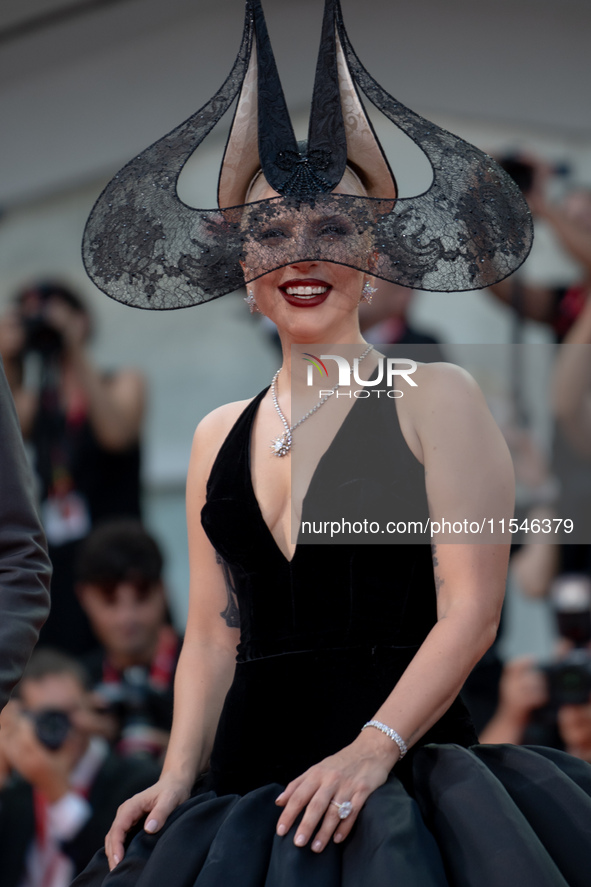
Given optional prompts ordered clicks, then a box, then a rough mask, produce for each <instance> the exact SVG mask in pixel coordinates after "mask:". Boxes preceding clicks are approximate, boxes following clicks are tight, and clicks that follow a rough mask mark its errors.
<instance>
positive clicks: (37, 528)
mask: <svg viewBox="0 0 591 887" xmlns="http://www.w3.org/2000/svg"><path fill="white" fill-rule="evenodd" d="M50 577H51V565H50V562H49V558H48V556H47V548H46V543H45V535H44V533H43V530H42V528H41V524H40V522H39V517H38V515H37V512H36V510H35V499H34V495H33V481H32V477H31V471H30V469H29V465H28V462H27V457H26V455H25V450H24V447H23V441H22V437H21V432H20V427H19V424H18V419H17V415H16V410H15V408H14V402H13V400H12V395H11V393H10V389H9V387H8V383H7V381H6V376H5V375H4V369H3V367H2V361H1V360H0V710H2V709H3V708H4V706H5V705H6V703H7V701H8V698H9V696H10V692H11V690H12V688H13V687H14V685H15V684H16V683H17V681H18V680H19V679H20V677H21V675H22V672H23V669H24V667H25V665H26V664H27V662H28V660H29V656H30V655H31V651H32V649H33V647H34V645H35V643H36V641H37V637H38V635H39V629H40V628H41V626H42V625H43V623H44V622H45V620H46V618H47V614H48V612H49V580H50Z"/></svg>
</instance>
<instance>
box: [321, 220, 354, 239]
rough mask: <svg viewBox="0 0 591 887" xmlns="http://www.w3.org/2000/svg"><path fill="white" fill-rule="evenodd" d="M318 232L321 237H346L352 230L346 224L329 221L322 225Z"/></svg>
mask: <svg viewBox="0 0 591 887" xmlns="http://www.w3.org/2000/svg"><path fill="white" fill-rule="evenodd" d="M318 233H319V234H320V236H321V237H346V236H347V234H349V233H350V231H349V228H348V227H347V226H346V225H342V224H339V223H337V222H329V223H327V224H326V225H322V226H321V228H320V229H319V232H318Z"/></svg>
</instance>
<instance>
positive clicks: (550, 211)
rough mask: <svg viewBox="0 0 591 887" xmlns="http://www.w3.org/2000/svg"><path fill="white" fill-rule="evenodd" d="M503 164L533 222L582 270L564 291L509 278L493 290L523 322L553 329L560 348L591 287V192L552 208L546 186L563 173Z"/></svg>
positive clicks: (518, 160)
mask: <svg viewBox="0 0 591 887" xmlns="http://www.w3.org/2000/svg"><path fill="white" fill-rule="evenodd" d="M499 162H500V164H501V166H503V167H504V169H505V170H506V171H507V172H508V173H509V174H510V175H511V176H512V177H513V178H514V180H515V182H516V183H517V184H518V186H519V188H520V189H521V191H522V192H523V195H524V197H525V199H526V200H527V202H528V204H529V207H530V209H531V211H532V213H533V215H534V218H536V219H542V220H543V221H544V222H546V224H547V225H548V226H549V227H550V229H551V231H552V233H553V234H554V236H555V238H556V240H557V242H558V243H559V244H560V246H561V247H562V248H563V249H564V251H565V252H566V253H567V254H568V255H569V256H570V257H571V258H572V259H573V260H574V261H575V262H576V263H577V264H578V265H579V268H580V277H579V280H578V281H577V283H575V284H571V285H568V286H563V287H557V286H548V285H546V284H543V283H540V284H538V283H530V282H525V281H521V280H519V279H517V278H515V277H508V278H505V280H502V281H500V282H499V283H496V284H494V285H493V286H491V287H490V288H489V289H490V291H491V292H492V293H493V294H494V295H495V296H496V298H498V299H499V300H500V301H502V302H505V303H507V304H509V305H510V306H511V307H512V308H513V309H514V310H515V312H516V315H517V316H518V317H519V318H528V319H530V320H536V321H538V322H539V323H545V324H547V325H549V326H550V327H551V328H552V329H553V331H554V335H555V336H556V340H557V341H559V342H560V341H562V339H563V338H564V336H565V335H566V334H567V332H568V330H569V329H570V327H571V326H572V324H573V323H574V321H575V320H576V319H577V317H578V316H579V314H580V313H581V311H582V308H583V305H584V303H585V298H586V293H587V290H588V287H589V285H590V284H591V191H590V190H589V189H578V190H573V191H571V192H570V193H568V194H567V195H566V196H565V197H564V198H563V199H562V200H561V201H559V202H556V203H552V202H550V201H549V200H548V198H547V190H548V183H549V182H550V180H551V179H552V177H553V176H556V175H560V174H563V173H564V172H565V169H564V168H562V167H560V166H559V167H557V168H553V167H552V166H550V165H549V164H547V163H544V162H542V161H540V160H537V159H535V158H531V157H525V156H524V157H519V156H517V157H505V158H502V159H501V160H500V161H499Z"/></svg>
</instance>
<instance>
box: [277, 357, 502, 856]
mask: <svg viewBox="0 0 591 887" xmlns="http://www.w3.org/2000/svg"><path fill="white" fill-rule="evenodd" d="M415 379H416V381H417V382H418V388H417V389H414V391H416V394H415V395H414V396H413V397H412V398H409V401H408V407H407V408H406V409H405V410H404V412H405V417H404V419H405V421H404V423H402V424H403V431H405V437H407V440H408V442H409V446H411V449H412V450H413V452H415V454H416V455H417V456H419V457H420V458H421V461H423V462H424V465H425V469H426V486H427V494H428V499H429V509H430V515H431V518H432V519H433V520H442V519H443V518H445V519H448V520H450V519H451V520H454V519H457V520H459V519H463V518H473V519H474V520H476V518H477V516H478V517H480V519H485V518H486V519H487V520H488V519H490V518H491V517H492V518H494V519H495V520H498V519H499V518H500V517H505V519H506V520H508V518H510V517H511V515H512V510H513V491H514V481H513V469H512V465H511V459H510V456H509V452H508V449H507V447H506V445H505V442H504V440H503V438H502V435H501V433H500V431H499V429H498V428H497V426H496V424H495V422H494V420H493V419H492V416H491V415H490V413H489V411H488V408H487V406H486V403H485V401H484V398H483V396H482V394H481V392H480V390H479V389H478V386H477V385H476V384H475V383H474V382H473V380H472V379H471V378H470V376H468V374H467V373H464V372H463V371H462V370H459V369H458V368H457V367H452V366H448V365H445V364H432V365H430V366H423V367H421V368H420V371H419V373H418V374H417V376H415ZM406 397H407V395H406V394H405V399H406ZM407 435H408V436H407ZM472 538H473V540H474V543H473V544H470V542H468V541H466V539H465V538H464V539H463V541H461V542H460V543H456V544H442V543H441V542H439V541H436V547H435V552H434V570H435V580H436V587H437V622H436V624H435V625H434V626H433V628H432V629H431V631H430V632H429V634H428V635H427V637H426V638H425V640H424V642H423V643H422V645H421V647H420V649H419V650H418V652H417V653H416V655H415V657H414V658H413V660H412V662H411V663H410V664H409V666H408V668H407V669H406V670H405V672H404V674H403V675H402V677H401V679H400V681H399V682H398V683H397V685H396V686H395V688H394V689H393V691H392V693H391V694H390V695H389V696H388V698H387V699H386V700H385V702H384V704H383V705H382V706H381V707H380V709H379V710H378V711H377V712H376V713H375V715H374V717H375V719H377V720H379V721H381V722H383V723H385V724H387V725H388V726H390V727H393V728H394V729H395V730H396V731H397V732H398V733H399V734H400V735H401V736H402V738H403V739H404V740H405V741H406V743H407V745H412V744H413V743H414V742H416V741H417V740H418V739H419V738H420V737H421V736H422V735H423V734H424V733H425V732H426V731H427V730H428V729H429V728H430V727H431V726H432V725H433V724H434V723H435V722H436V721H437V720H438V719H439V718H440V717H441V716H442V715H443V714H444V712H445V711H446V710H447V709H448V708H449V706H450V705H451V703H452V702H453V700H454V699H455V697H456V696H457V694H458V693H459V691H460V689H461V687H462V685H463V683H464V681H465V679H466V677H467V676H468V674H469V672H470V671H471V670H472V668H473V667H474V665H475V664H476V662H477V661H478V660H479V659H480V658H481V656H482V655H483V653H484V652H485V651H486V650H487V649H488V647H489V646H490V645H491V644H492V642H493V640H494V638H495V635H496V631H497V626H498V621H499V616H500V610H501V606H502V600H503V594H504V589H505V577H506V572H507V562H508V555H509V545H508V544H506V543H504V542H500V543H499V542H490V543H489V544H484V543H483V542H482V541H481V539H479V536H478V535H476V536H473V537H472ZM395 554H396V552H395V549H394V550H393V556H394V557H395ZM361 726H362V725H360V727H361ZM399 756H400V751H399V749H398V746H397V745H396V744H395V743H394V742H393V741H392V740H391V739H389V738H388V737H387V736H385V735H384V734H383V733H381V732H379V731H378V730H374V729H368V730H364V731H363V732H362V733H360V734H359V736H358V737H357V738H356V739H355V740H354V742H353V743H351V745H349V746H347V747H346V748H345V749H343V750H342V751H340V752H338V753H337V754H336V755H333V756H331V757H329V758H327V759H325V760H324V761H322V762H320V764H318V765H316V766H315V767H312V768H311V769H310V770H308V771H307V772H306V773H305V774H303V775H302V776H301V777H299V778H298V779H296V780H294V781H293V782H292V783H290V785H289V786H288V787H287V789H286V791H285V792H284V793H283V795H282V796H280V798H279V799H278V803H279V804H280V805H282V806H285V809H284V811H283V813H282V815H281V817H280V819H279V823H278V829H277V831H278V834H285V833H286V832H287V831H288V829H289V828H290V827H291V825H292V824H293V822H294V821H295V819H296V817H297V815H298V813H299V812H300V811H301V810H302V809H303V808H306V811H305V814H304V817H303V819H302V822H301V823H300V826H299V827H298V829H297V835H296V838H295V841H296V844H298V845H299V846H302V845H304V844H306V843H307V842H308V841H309V839H310V837H311V836H312V834H313V832H314V831H315V830H316V828H317V826H318V824H319V823H320V822H321V820H322V825H321V827H320V830H319V832H318V833H317V834H316V836H315V838H314V842H313V844H312V849H313V850H315V851H321V850H322V849H323V848H324V847H325V846H326V843H327V842H328V841H329V840H330V837H331V835H333V834H334V840H335V841H340V840H343V839H344V838H345V837H346V836H347V835H348V833H349V832H350V830H351V827H352V825H353V823H354V821H355V818H356V815H357V813H358V812H359V810H360V808H361V807H362V806H363V804H364V803H365V801H366V799H367V797H368V796H369V795H370V794H371V792H372V791H374V790H375V789H376V788H377V787H378V786H379V785H381V784H382V783H383V782H385V780H386V779H387V777H388V773H389V772H390V770H391V768H392V767H393V766H394V764H395V763H396V761H397V760H398V759H399ZM333 798H336V799H337V800H338V801H344V800H350V801H351V802H352V804H353V813H352V814H351V815H350V816H349V817H348V818H347V819H346V820H343V821H339V818H338V813H337V810H336V808H335V807H334V805H331V804H330V801H331V799H333Z"/></svg>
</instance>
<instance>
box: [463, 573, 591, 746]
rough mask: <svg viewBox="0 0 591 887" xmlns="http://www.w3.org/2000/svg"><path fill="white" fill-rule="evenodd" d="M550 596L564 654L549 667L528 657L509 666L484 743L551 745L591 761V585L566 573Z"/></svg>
mask: <svg viewBox="0 0 591 887" xmlns="http://www.w3.org/2000/svg"><path fill="white" fill-rule="evenodd" d="M550 598H551V601H552V603H553V606H554V612H555V616H556V622H557V626H558V631H559V634H560V637H561V640H560V643H559V649H558V656H557V658H556V660H555V661H554V662H552V663H550V664H547V665H541V664H539V663H536V662H535V660H534V659H533V658H532V657H529V656H524V657H520V658H518V659H514V660H513V661H512V662H509V663H508V664H507V665H506V666H505V668H504V670H503V675H502V678H501V683H500V688H499V705H498V708H497V710H496V712H495V715H494V716H493V718H492V720H491V721H490V722H489V723H488V725H487V726H486V727H485V729H484V730H483V731H482V732H481V734H480V741H481V742H483V743H497V742H511V743H514V744H517V745H520V744H528V745H529V744H533V745H548V746H551V747H553V748H561V749H564V750H565V751H567V752H569V753H570V754H572V755H574V756H575V757H578V758H582V759H583V760H585V761H588V762H590V763H591V582H590V581H589V579H588V577H587V576H584V575H575V574H573V575H562V576H560V577H559V578H558V579H556V580H555V582H554V585H553V587H552V590H551V595H550Z"/></svg>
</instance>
